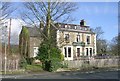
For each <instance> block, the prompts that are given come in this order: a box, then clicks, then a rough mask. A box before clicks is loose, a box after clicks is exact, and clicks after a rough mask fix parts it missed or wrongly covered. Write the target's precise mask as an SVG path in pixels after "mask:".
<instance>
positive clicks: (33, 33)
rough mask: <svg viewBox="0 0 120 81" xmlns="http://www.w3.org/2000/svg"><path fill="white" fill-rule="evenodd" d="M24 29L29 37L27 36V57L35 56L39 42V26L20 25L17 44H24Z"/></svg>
mask: <svg viewBox="0 0 120 81" xmlns="http://www.w3.org/2000/svg"><path fill="white" fill-rule="evenodd" d="M24 29H26V30H27V32H28V33H29V37H28V41H29V42H28V44H29V45H28V53H29V55H28V56H29V57H36V56H37V52H38V48H39V45H40V43H41V40H42V39H41V37H40V36H41V35H40V32H39V28H36V27H25V26H23V27H22V30H21V32H20V35H19V46H20V45H21V44H24V43H23V40H22V39H24V34H23V32H24Z"/></svg>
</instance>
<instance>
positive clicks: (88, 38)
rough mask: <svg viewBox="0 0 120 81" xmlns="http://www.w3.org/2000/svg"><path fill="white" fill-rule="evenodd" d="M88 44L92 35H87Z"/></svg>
mask: <svg viewBox="0 0 120 81" xmlns="http://www.w3.org/2000/svg"><path fill="white" fill-rule="evenodd" d="M87 44H90V36H87Z"/></svg>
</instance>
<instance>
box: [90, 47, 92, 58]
mask: <svg viewBox="0 0 120 81" xmlns="http://www.w3.org/2000/svg"><path fill="white" fill-rule="evenodd" d="M90 56H92V48H90Z"/></svg>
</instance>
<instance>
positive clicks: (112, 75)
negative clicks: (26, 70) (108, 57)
mask: <svg viewBox="0 0 120 81" xmlns="http://www.w3.org/2000/svg"><path fill="white" fill-rule="evenodd" d="M119 72H120V70H119V71H100V72H96V71H90V72H80V71H72V72H57V73H54V72H53V73H50V72H45V73H38V74H28V75H15V76H12V77H8V78H12V79H119V77H118V73H119ZM6 78H7V77H6Z"/></svg>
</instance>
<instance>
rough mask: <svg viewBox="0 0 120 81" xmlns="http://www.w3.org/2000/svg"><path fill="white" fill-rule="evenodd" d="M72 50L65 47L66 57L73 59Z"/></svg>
mask: <svg viewBox="0 0 120 81" xmlns="http://www.w3.org/2000/svg"><path fill="white" fill-rule="evenodd" d="M71 54H72V50H71V47H64V55H65V57H71Z"/></svg>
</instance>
